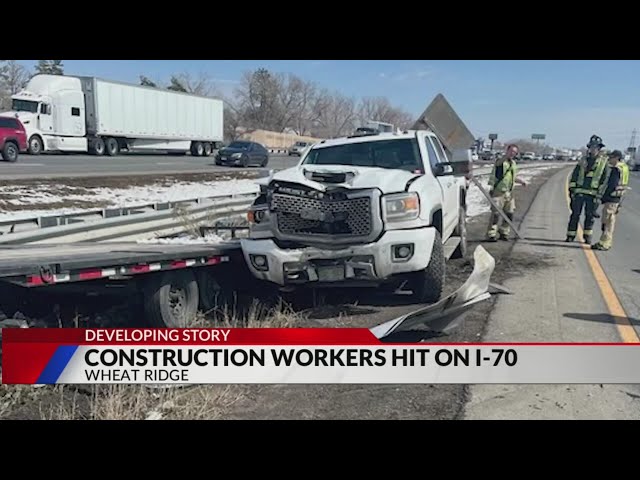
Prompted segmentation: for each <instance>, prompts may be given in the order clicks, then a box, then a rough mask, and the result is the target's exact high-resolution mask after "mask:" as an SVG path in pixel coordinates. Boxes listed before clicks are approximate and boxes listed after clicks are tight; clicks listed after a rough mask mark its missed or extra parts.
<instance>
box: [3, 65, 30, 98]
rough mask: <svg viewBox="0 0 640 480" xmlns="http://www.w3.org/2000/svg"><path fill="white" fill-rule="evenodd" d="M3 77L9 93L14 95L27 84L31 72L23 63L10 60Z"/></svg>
mask: <svg viewBox="0 0 640 480" xmlns="http://www.w3.org/2000/svg"><path fill="white" fill-rule="evenodd" d="M2 77H3V83H4V84H5V85H6V89H7V91H8V93H9V95H14V94H16V93H18V92H19V91H20V90H22V89H23V88H24V87H25V86H26V85H27V82H28V81H29V78H31V74H30V73H29V70H27V69H26V68H25V67H24V66H23V65H20V64H19V63H18V62H16V61H15V60H9V61H8V62H7V64H6V70H5V71H4V73H3V74H2Z"/></svg>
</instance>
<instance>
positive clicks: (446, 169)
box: [433, 163, 453, 177]
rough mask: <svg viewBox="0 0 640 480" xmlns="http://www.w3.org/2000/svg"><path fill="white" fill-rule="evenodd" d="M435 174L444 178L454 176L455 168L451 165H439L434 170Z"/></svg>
mask: <svg viewBox="0 0 640 480" xmlns="http://www.w3.org/2000/svg"><path fill="white" fill-rule="evenodd" d="M433 174H434V175H435V176H436V177H444V176H446V175H453V167H452V166H451V164H450V163H438V164H437V165H436V166H435V168H434V169H433Z"/></svg>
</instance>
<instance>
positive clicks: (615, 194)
mask: <svg viewBox="0 0 640 480" xmlns="http://www.w3.org/2000/svg"><path fill="white" fill-rule="evenodd" d="M628 184H629V166H628V165H627V164H626V163H625V162H623V161H622V152H621V151H620V150H614V151H613V152H611V154H610V155H609V168H608V169H607V179H606V182H605V184H604V188H603V190H604V193H603V194H602V236H601V237H600V241H599V242H598V243H596V244H595V245H594V246H593V247H591V248H593V249H594V250H605V251H606V250H609V249H610V248H611V245H612V244H613V230H614V229H615V226H616V216H617V215H618V212H619V211H620V203H621V201H622V196H623V195H624V192H625V190H626V189H627V185H628Z"/></svg>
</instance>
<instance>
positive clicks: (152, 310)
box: [144, 270, 198, 328]
mask: <svg viewBox="0 0 640 480" xmlns="http://www.w3.org/2000/svg"><path fill="white" fill-rule="evenodd" d="M148 282H149V283H148V284H147V285H146V288H145V292H144V311H145V316H146V318H147V320H148V321H149V322H151V323H152V324H153V325H155V326H158V327H168V328H185V327H187V326H189V324H191V322H193V320H194V319H195V317H196V313H197V312H198V282H197V281H196V277H195V275H194V274H193V272H192V271H189V270H183V271H176V272H166V273H164V274H162V275H158V276H157V277H155V278H152V279H149V281H148Z"/></svg>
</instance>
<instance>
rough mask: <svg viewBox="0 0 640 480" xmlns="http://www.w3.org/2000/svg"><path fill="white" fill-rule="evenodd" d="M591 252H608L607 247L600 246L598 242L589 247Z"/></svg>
mask: <svg viewBox="0 0 640 480" xmlns="http://www.w3.org/2000/svg"><path fill="white" fill-rule="evenodd" d="M591 249H592V250H601V251H603V252H606V251H607V250H609V248H608V247H605V246H604V245H602V244H601V243H600V242H598V243H596V244H595V245H592V246H591Z"/></svg>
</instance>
